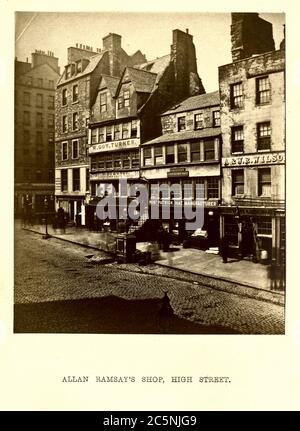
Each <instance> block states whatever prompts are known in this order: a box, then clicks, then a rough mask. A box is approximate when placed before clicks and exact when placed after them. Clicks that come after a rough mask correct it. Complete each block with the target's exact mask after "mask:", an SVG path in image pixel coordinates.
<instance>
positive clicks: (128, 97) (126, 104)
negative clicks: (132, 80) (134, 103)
mask: <svg viewBox="0 0 300 431" xmlns="http://www.w3.org/2000/svg"><path fill="white" fill-rule="evenodd" d="M123 94H124V106H129V100H130V93H129V91H124V93H123Z"/></svg>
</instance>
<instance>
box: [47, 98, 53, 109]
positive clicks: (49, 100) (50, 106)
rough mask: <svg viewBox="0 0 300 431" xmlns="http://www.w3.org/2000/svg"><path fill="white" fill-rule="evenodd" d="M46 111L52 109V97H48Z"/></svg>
mask: <svg viewBox="0 0 300 431" xmlns="http://www.w3.org/2000/svg"><path fill="white" fill-rule="evenodd" d="M48 109H54V96H48Z"/></svg>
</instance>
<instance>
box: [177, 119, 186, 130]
mask: <svg viewBox="0 0 300 431" xmlns="http://www.w3.org/2000/svg"><path fill="white" fill-rule="evenodd" d="M181 130H185V117H179V118H178V132H180V131H181Z"/></svg>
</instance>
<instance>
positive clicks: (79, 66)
mask: <svg viewBox="0 0 300 431" xmlns="http://www.w3.org/2000/svg"><path fill="white" fill-rule="evenodd" d="M80 72H82V63H81V60H80V61H77V63H76V73H80Z"/></svg>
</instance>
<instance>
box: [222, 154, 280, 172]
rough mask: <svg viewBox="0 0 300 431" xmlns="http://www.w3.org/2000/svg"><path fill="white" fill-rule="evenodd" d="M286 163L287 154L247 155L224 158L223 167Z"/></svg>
mask: <svg viewBox="0 0 300 431" xmlns="http://www.w3.org/2000/svg"><path fill="white" fill-rule="evenodd" d="M284 163H285V153H284V152H283V151H282V152H278V153H267V154H247V155H246V156H238V157H223V158H222V167H223V168H229V167H235V166H258V165H279V164H284Z"/></svg>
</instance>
